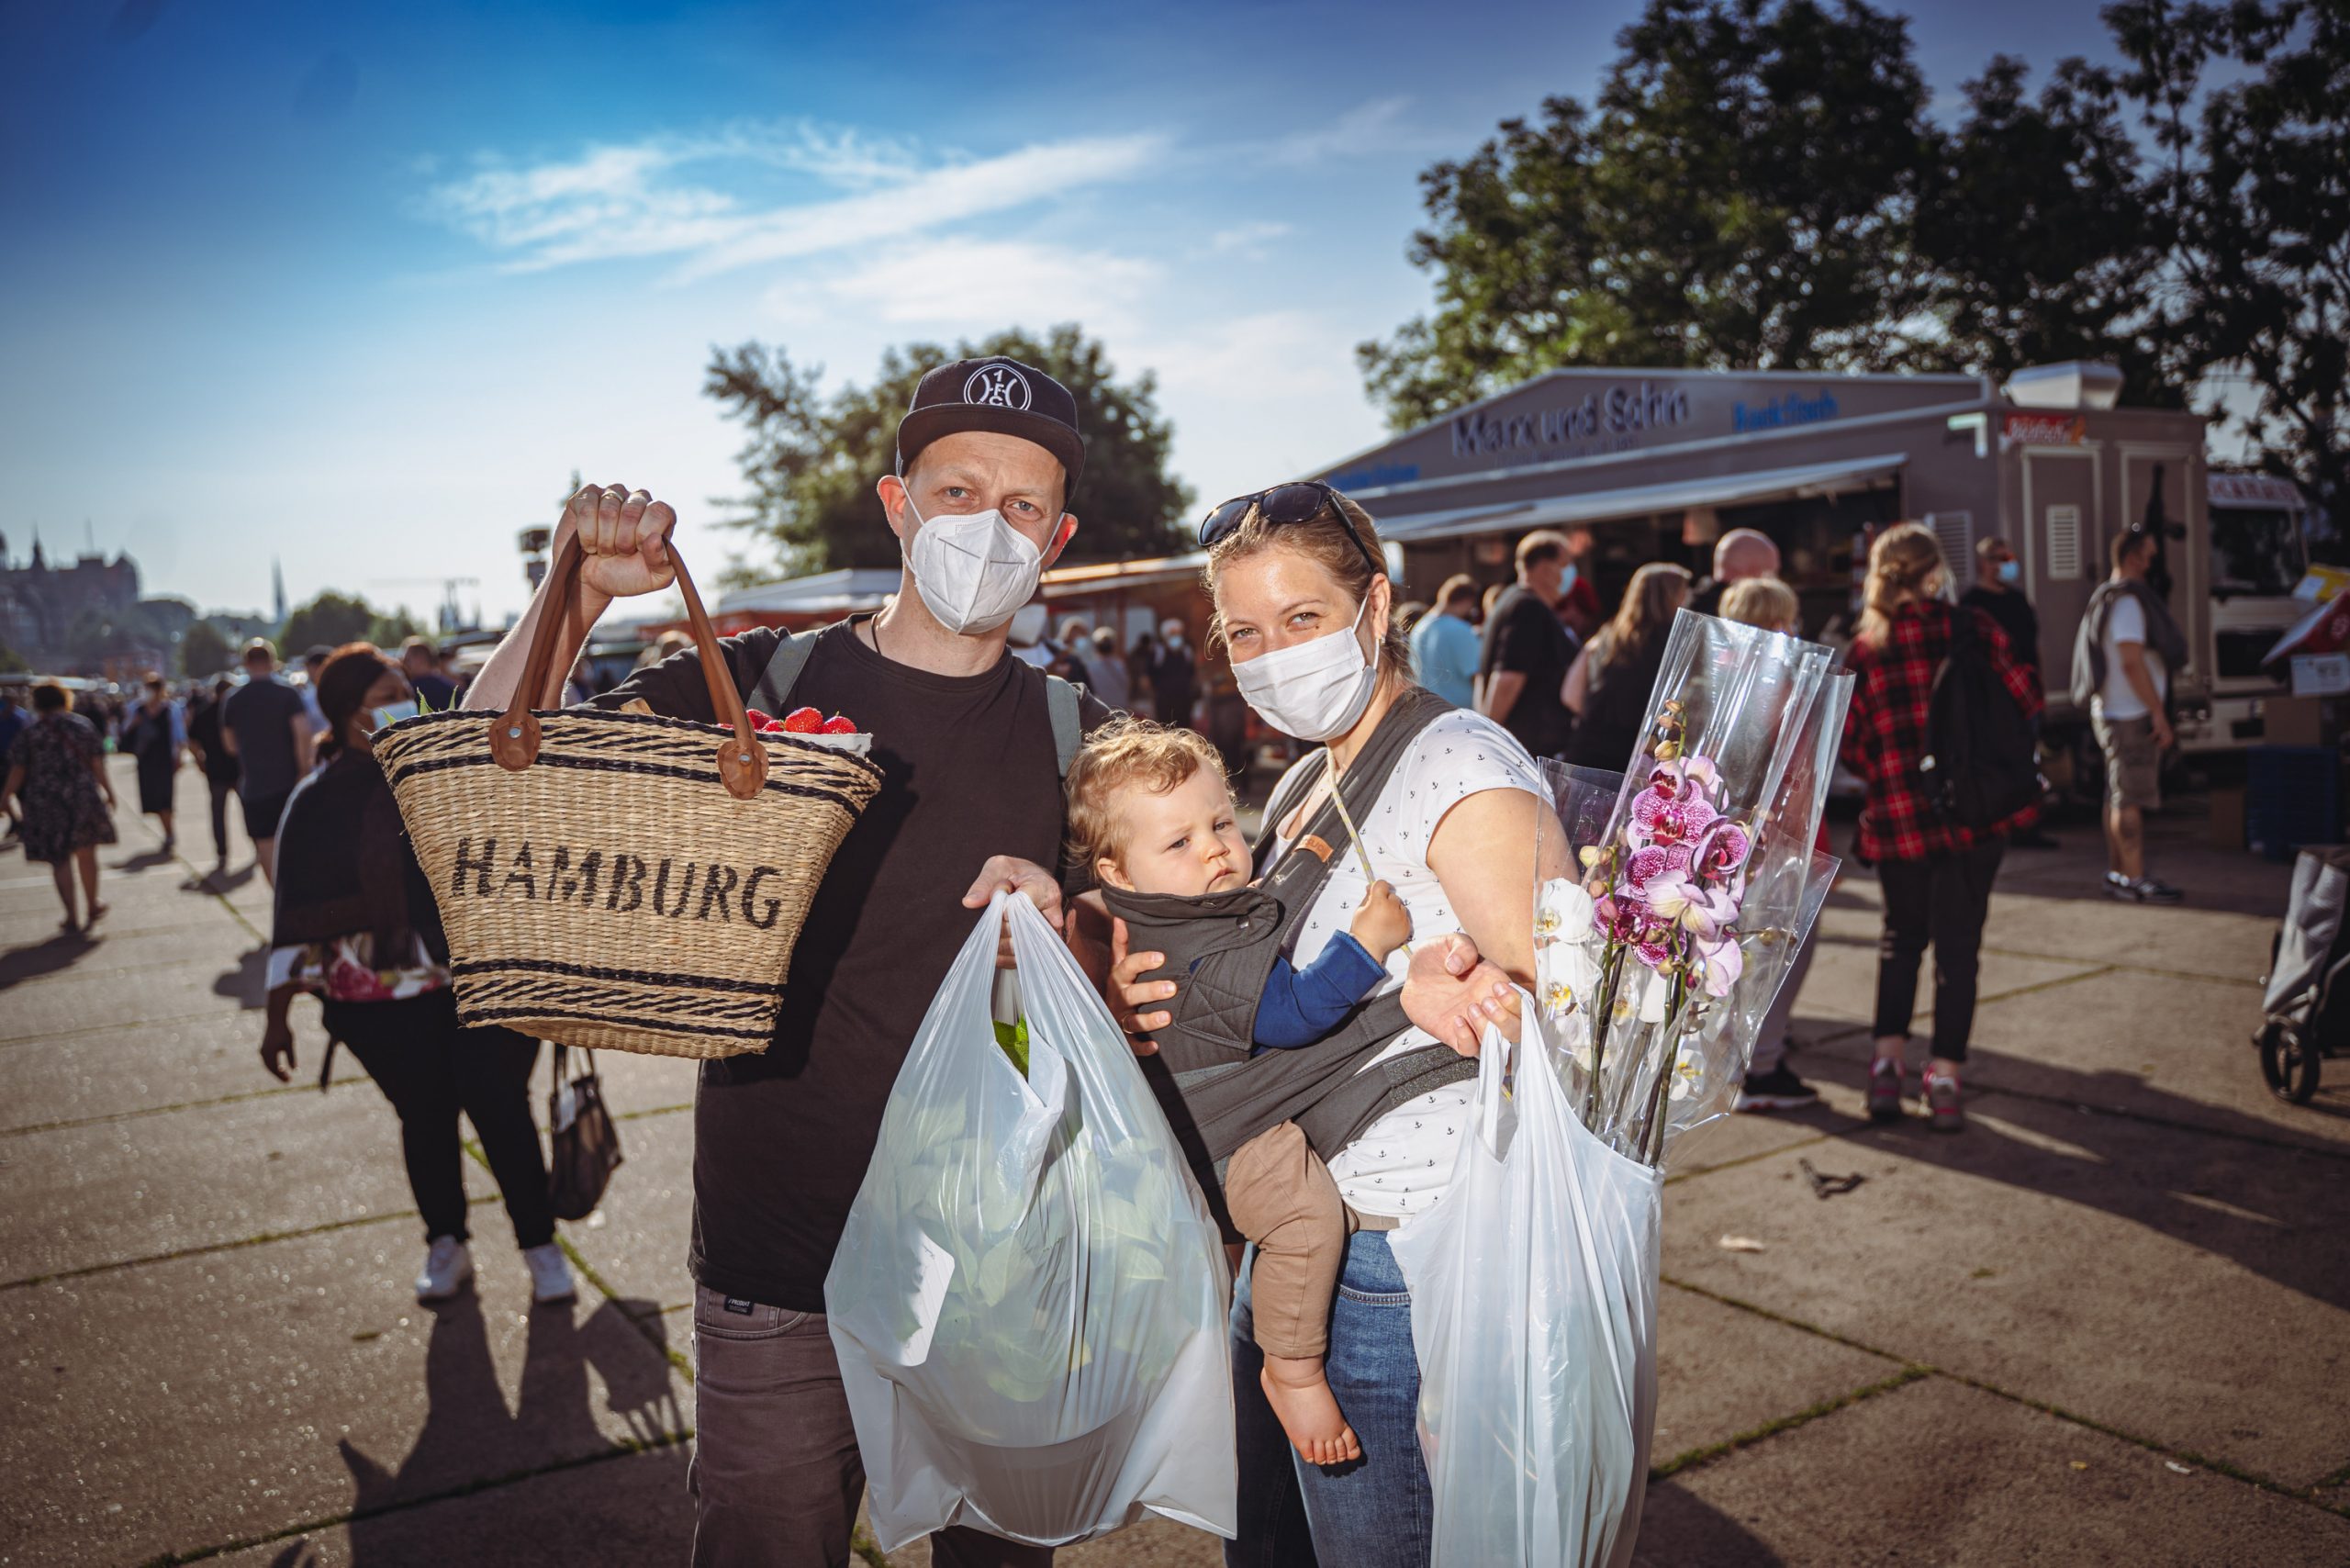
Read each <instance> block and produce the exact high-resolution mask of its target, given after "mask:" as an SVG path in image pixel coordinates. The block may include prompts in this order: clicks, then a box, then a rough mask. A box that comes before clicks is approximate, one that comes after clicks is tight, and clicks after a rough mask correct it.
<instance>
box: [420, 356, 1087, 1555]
mask: <svg viewBox="0 0 2350 1568" xmlns="http://www.w3.org/2000/svg"><path fill="white" fill-rule="evenodd" d="M1084 466H1085V448H1084V444H1083V442H1081V441H1080V437H1079V432H1078V428H1077V403H1076V399H1075V398H1071V397H1070V395H1069V389H1068V388H1067V387H1064V386H1061V385H1060V383H1058V382H1057V381H1055V380H1054V379H1053V378H1052V377H1050V376H1048V375H1045V374H1044V373H1043V372H1042V371H1039V370H1036V369H1035V368H1034V367H1032V366H1029V365H1025V364H1020V363H1018V362H1017V361H1015V360H1010V359H1002V358H993V359H983V360H964V361H960V362H957V363H956V364H947V365H942V366H940V367H939V368H938V369H936V370H934V371H932V372H931V373H930V374H929V375H925V376H923V379H922V382H921V385H920V386H919V387H918V388H917V389H916V391H915V393H914V398H913V404H912V408H910V409H908V410H907V412H906V416H905V418H904V419H903V420H901V422H900V424H899V426H898V461H897V471H896V472H894V473H891V474H888V475H884V476H882V477H881V479H880V481H879V483H878V486H877V487H876V488H877V489H878V493H879V496H880V501H881V510H882V513H883V515H884V517H885V518H886V519H887V521H888V523H889V526H890V530H891V532H894V533H895V534H896V535H897V536H898V543H899V545H900V548H901V552H902V554H903V556H904V563H905V564H904V570H903V572H902V575H901V578H900V584H899V590H898V595H897V598H896V599H894V600H893V601H892V602H891V604H890V608H888V609H887V610H882V611H881V612H880V613H878V615H860V616H856V617H853V618H851V619H850V620H848V621H845V622H841V623H840V624H838V625H835V626H832V627H828V628H826V629H825V630H824V631H823V632H822V633H819V634H818V635H817V636H816V637H815V638H814V639H813V642H812V644H807V645H800V646H798V647H797V648H796V649H795V644H793V643H792V642H791V641H790V640H789V639H787V638H786V637H785V636H784V634H783V633H779V632H777V631H773V630H760V631H755V632H749V633H744V634H742V635H740V636H736V637H729V638H727V639H725V640H724V641H723V642H722V644H720V647H721V648H722V651H723V653H724V655H725V659H726V664H727V668H728V672H729V673H730V674H731V675H732V676H733V679H734V684H735V687H736V689H738V690H740V691H741V692H742V693H743V694H744V700H745V701H746V702H748V703H749V704H750V705H752V706H755V707H760V708H764V709H767V711H770V712H773V713H776V714H778V715H780V714H782V713H783V712H785V711H788V710H789V709H791V708H796V707H800V706H803V705H804V706H810V707H814V708H816V709H818V710H820V711H822V712H825V713H834V712H838V713H842V714H845V715H846V716H847V717H849V718H850V719H852V720H854V721H855V722H856V725H857V727H858V728H859V729H860V730H864V731H867V732H869V733H870V734H872V736H873V751H872V756H873V760H874V761H876V762H877V763H878V764H880V766H881V768H882V771H883V773H884V775H885V779H886V781H885V782H884V783H883V785H882V787H881V791H880V794H879V795H878V797H877V798H876V799H875V800H874V801H873V803H872V804H871V805H870V806H868V807H867V809H866V812H865V814H864V816H863V817H862V818H861V819H859V821H858V822H857V823H856V826H855V827H853V828H852V829H850V831H849V834H848V836H847V838H846V839H845V841H844V842H843V843H842V845H841V847H840V852H839V853H838V854H837V855H835V856H834V859H833V864H832V867H831V868H830V870H829V871H828V872H827V874H826V876H825V878H824V881H823V884H822V887H821V888H820V889H819V890H817V893H816V897H815V902H814V904H813V906H812V907H811V909H810V911H809V914H808V920H807V923H806V924H805V925H804V926H803V927H802V928H801V932H800V943H799V947H798V950H797V951H796V952H795V953H794V955H793V958H792V966H791V974H792V983H791V985H790V986H789V989H788V990H787V991H785V993H784V999H783V1007H782V1013H781V1015H780V1017H779V1018H778V1022H777V1025H776V1034H775V1040H774V1043H773V1044H772V1046H771V1047H769V1048H768V1049H767V1051H766V1052H765V1053H764V1054H761V1055H756V1056H743V1057H734V1058H728V1059H725V1060H720V1061H710V1062H705V1063H703V1064H702V1069H701V1086H700V1092H699V1093H698V1094H697V1095H696V1096H695V1100H694V1234H693V1245H692V1249H691V1252H690V1254H689V1257H688V1263H689V1266H690V1268H691V1269H692V1271H693V1275H694V1280H695V1283H696V1286H697V1289H696V1293H695V1296H696V1300H695V1306H694V1323H695V1334H694V1359H695V1363H696V1366H697V1368H698V1369H699V1372H698V1383H697V1386H696V1401H697V1406H698V1408H697V1411H696V1423H695V1425H696V1434H695V1443H696V1453H695V1459H694V1465H693V1484H694V1494H695V1529H694V1562H697V1563H718V1562H723V1563H727V1564H729V1565H741V1564H790V1565H792V1568H800V1565H809V1568H813V1565H816V1564H823V1565H826V1568H843V1565H845V1564H847V1563H848V1562H849V1531H850V1529H851V1526H852V1524H853V1523H854V1521H855V1518H856V1508H857V1501H858V1498H859V1496H860V1495H862V1493H863V1490H864V1484H865V1473H864V1464H863V1461H862V1460H861V1459H860V1457H859V1456H858V1453H857V1450H856V1433H855V1430H854V1428H852V1426H851V1423H850V1419H849V1413H848V1406H847V1403H846V1400H845V1397H844V1395H843V1393H842V1389H841V1381H840V1372H839V1369H838V1365H837V1363H836V1361H834V1352H833V1346H832V1340H831V1338H830V1335H829V1333H828V1331H827V1328H826V1326H825V1322H824V1275H825V1272H826V1271H827V1270H828V1269H829V1268H830V1267H831V1264H832V1259H833V1250H834V1247H835V1245H836V1244H837V1243H838V1241H839V1239H840V1236H841V1231H842V1227H843V1226H844V1225H845V1221H846V1218H847V1215H848V1209H849V1204H850V1202H851V1201H852V1200H853V1199H854V1198H855V1197H856V1191H857V1187H858V1185H859V1184H860V1183H861V1182H863V1180H864V1177H865V1168H866V1165H867V1162H868V1161H869V1160H870V1159H871V1158H872V1154H873V1148H874V1143H875V1139H876V1137H877V1135H878V1131H879V1127H880V1121H881V1111H882V1106H883V1103H884V1102H885V1101H886V1100H887V1099H888V1097H889V1093H890V1085H891V1084H892V1083H893V1082H895V1081H896V1079H897V1076H898V1069H899V1067H900V1065H901V1063H902V1062H903V1061H904V1059H905V1055H906V1050H907V1047H908V1046H909V1045H910V1044H911V1043H912V1039H913V1036H914V1033H915V1030H916V1029H917V1028H918V1027H919V1026H920V1025H921V1023H922V1018H923V1013H924V1012H925V1011H926V1010H927V1008H928V1007H929V1004H930V1000H931V997H932V995H933V994H934V992H935V991H937V990H938V987H939V984H940V982H941V981H942V980H945V978H946V970H947V968H948V966H949V965H950V964H951V963H952V961H953V959H954V957H955V954H956V952H957V949H958V948H960V947H961V946H962V944H963V942H964V939H965V938H966V937H968V935H970V930H971V922H972V919H973V915H972V913H971V912H972V911H973V910H974V909H979V908H983V907H985V905H986V903H987V902H988V900H989V898H990V895H991V894H993V893H994V892H995V891H996V890H998V889H1000V888H1001V889H1010V890H1014V891H1018V892H1022V893H1025V894H1026V895H1028V896H1029V897H1030V898H1031V899H1033V900H1034V901H1035V903H1036V905H1037V906H1038V907H1039V908H1040V909H1042V910H1043V911H1044V912H1045V914H1046V918H1047V919H1049V920H1051V921H1053V922H1054V924H1060V921H1061V914H1062V890H1061V887H1060V884H1059V883H1058V881H1057V879H1056V878H1055V877H1054V875H1053V873H1051V872H1050V871H1048V870H1046V867H1050V866H1056V865H1057V864H1058V863H1059V860H1060V846H1061V832H1062V822H1061V790H1060V781H1059V775H1060V754H1061V752H1062V750H1063V749H1064V748H1065V746H1066V745H1069V744H1072V743H1073V741H1074V738H1075V737H1074V733H1073V732H1074V731H1075V730H1076V729H1077V728H1079V727H1080V726H1081V727H1082V728H1087V729H1090V728H1091V727H1093V726H1094V725H1096V724H1098V723H1100V722H1103V721H1105V720H1107V719H1108V717H1109V710H1108V709H1106V708H1105V707H1103V706H1102V704H1101V703H1100V702H1098V701H1094V700H1091V698H1090V697H1089V698H1086V699H1085V700H1084V701H1083V702H1082V704H1081V705H1080V704H1079V703H1077V702H1075V701H1074V700H1073V699H1074V697H1075V695H1076V694H1075V691H1074V689H1071V688H1068V687H1062V688H1061V689H1060V690H1059V692H1058V693H1056V692H1055V691H1054V689H1053V687H1052V685H1051V684H1050V683H1048V681H1047V678H1046V675H1045V673H1044V672H1043V671H1042V670H1039V669H1036V668H1035V667H1034V666H1030V665H1027V664H1025V663H1023V662H1022V661H1021V660H1018V659H1015V658H1010V657H1007V656H1005V652H1004V642H1005V633H1006V628H1007V627H1008V625H1009V624H1010V622H1011V620H1012V616H1013V612H1014V611H1015V610H1019V609H1020V608H1021V607H1022V606H1023V605H1024V604H1026V603H1027V602H1028V601H1029V600H1030V599H1032V598H1034V597H1035V592H1036V586H1037V579H1038V577H1039V575H1040V574H1041V573H1042V571H1043V570H1044V568H1045V567H1046V566H1047V565H1049V564H1050V563H1051V561H1052V560H1053V558H1054V557H1055V556H1057V555H1058V554H1060V553H1061V551H1062V550H1063V549H1065V548H1066V547H1067V546H1068V544H1069V536H1070V535H1071V534H1073V533H1074V532H1076V531H1077V519H1076V518H1075V517H1073V516H1071V515H1069V510H1068V498H1069V492H1070V491H1071V490H1073V489H1074V488H1075V487H1076V485H1077V481H1078V477H1079V476H1080V474H1081V473H1082V472H1083V471H1084ZM676 521H677V516H676V513H675V512H674V511H672V510H670V508H669V506H668V504H667V503H666V502H663V501H656V500H655V499H654V498H652V497H651V496H650V495H648V494H646V493H645V492H644V491H643V490H631V489H629V488H628V487H625V486H621V485H609V486H601V487H599V486H592V485H591V486H588V487H584V488H583V489H581V490H580V491H579V493H578V494H577V495H576V496H574V497H572V498H571V500H570V503H569V504H568V505H567V506H566V507H565V510H564V517H563V521H562V524H561V526H560V527H559V528H558V529H557V530H556V537H555V543H556V548H557V549H558V550H560V549H561V548H562V545H563V543H564V542H565V540H566V539H569V538H571V537H574V536H576V537H577V538H578V540H579V541H580V543H582V545H583V546H584V547H585V548H586V550H587V552H588V558H587V561H586V563H585V565H584V568H583V571H582V593H583V596H584V598H585V599H586V605H585V608H586V610H587V612H588V613H587V621H588V622H589V623H592V622H594V621H595V619H596V618H597V616H599V615H600V614H601V613H602V611H603V610H604V609H605V608H606V607H607V606H609V605H610V602H611V601H612V600H613V599H621V598H627V597H630V596H632V595H637V594H644V593H650V592H653V591H655V589H658V588H663V587H665V586H666V584H667V583H668V582H669V581H670V579H671V572H670V570H669V566H668V561H667V557H666V544H665V541H666V538H667V537H668V533H669V531H670V529H671V528H672V527H673V526H674V525H675V523H676ZM544 599H545V590H544V589H543V588H542V590H541V592H540V594H539V595H538V597H537V598H535V599H533V600H532V605H531V609H530V610H529V612H528V613H527V614H525V615H524V616H523V618H522V620H521V622H520V624H519V625H517V626H516V627H515V629H514V631H513V632H512V633H509V635H508V637H507V639H506V641H505V642H504V643H503V644H501V645H500V646H499V648H498V653H497V654H496V655H494V656H493V657H492V658H491V659H490V661H489V663H488V665H487V666H486V667H485V668H484V669H483V670H482V672H481V675H480V676H479V678H476V681H475V682H474V685H473V688H472V689H471V690H470V691H469V692H468V693H467V695H466V699H465V700H466V705H467V706H469V707H475V708H491V709H499V708H503V707H504V706H505V705H506V703H507V701H508V700H509V697H510V696H511V695H512V692H513V689H514V685H515V682H516V681H517V680H519V679H520V676H521V671H522V666H523V664H524V663H525V662H526V660H527V658H528V655H529V650H530V643H531V637H532V631H533V629H534V628H535V627H536V625H537V624H538V621H539V618H540V617H541V616H542V615H543V614H545V613H548V610H547V608H546V605H545V603H544ZM576 654H577V649H576V647H565V648H563V649H560V650H558V655H557V656H556V658H555V659H554V661H553V663H552V665H551V666H550V668H551V669H553V670H554V671H555V672H557V678H560V672H562V671H564V670H567V669H569V668H570V667H571V664H572V660H573V658H574V657H575V656H576ZM800 657H804V663H800V665H799V667H798V669H797V671H796V673H794V672H792V671H791V670H790V669H789V668H788V667H787V666H789V665H790V664H791V663H793V662H796V660H797V659H798V658H800ZM534 698H535V701H536V702H537V703H538V704H539V705H542V706H550V707H551V706H554V704H555V703H556V702H557V701H559V700H560V697H559V694H558V692H557V691H556V690H555V689H554V688H553V687H550V689H548V690H546V691H543V692H539V693H536V694H534ZM636 698H642V699H643V700H644V701H645V702H647V703H649V704H650V705H651V707H652V709H653V711H655V712H656V713H664V714H668V715H671V716H674V717H677V718H683V719H694V720H699V721H701V722H710V721H711V720H712V718H713V717H714V711H713V709H712V705H711V699H710V693H709V691H708V689H707V688H706V687H705V685H704V682H703V678H702V673H701V666H700V656H699V654H698V653H697V652H696V651H695V650H694V649H692V648H690V647H688V648H687V649H685V650H684V651H683V652H680V653H678V654H676V655H672V656H671V657H669V658H668V659H666V660H664V661H663V662H662V663H660V664H658V665H655V666H652V667H650V668H648V669H644V670H640V671H638V672H637V673H636V674H634V675H632V676H631V677H630V678H628V679H627V680H626V681H623V682H622V683H621V685H620V686H619V687H617V688H615V689H613V690H611V691H610V692H607V693H605V694H604V695H603V696H601V697H599V698H597V699H596V702H597V703H598V704H599V705H600V706H604V707H609V708H618V707H620V706H621V705H622V704H624V703H626V702H628V701H629V700H632V699H636ZM1056 707H1058V708H1060V709H1061V710H1062V711H1061V712H1060V713H1059V714H1056V713H1055V712H1054V711H1053V710H1054V709H1055V708H1056ZM1057 727H1058V728H1059V731H1060V733H1059V734H1057ZM917 779H918V780H919V788H917V787H915V781H916V780H917ZM1051 1557H1052V1553H1051V1552H1050V1551H1045V1550H1039V1549H1036V1548H1033V1547H1025V1546H1018V1545H1014V1544H1013V1543H1011V1542H1009V1541H1004V1540H999V1539H997V1538H996V1537H994V1536H990V1535H984V1534H981V1533H979V1532H978V1531H975V1530H970V1529H960V1528H958V1529H950V1530H947V1531H945V1532H943V1533H941V1534H939V1535H935V1536H934V1537H932V1540H931V1561H932V1562H935V1563H938V1564H941V1565H942V1568H946V1565H950V1564H994V1563H1041V1562H1049V1561H1050V1560H1051Z"/></svg>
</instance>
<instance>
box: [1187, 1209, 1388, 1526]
mask: <svg viewBox="0 0 2350 1568" xmlns="http://www.w3.org/2000/svg"><path fill="white" fill-rule="evenodd" d="M1249 1261H1250V1262H1251V1263H1253V1262H1254V1261H1255V1255H1254V1253H1253V1252H1252V1253H1251V1254H1250V1258H1249ZM1264 1364H1265V1360H1264V1355H1263V1352H1261V1351H1259V1350H1258V1349H1257V1343H1256V1339H1255V1338H1254V1337H1253V1333H1252V1323H1251V1319H1250V1315H1249V1308H1248V1270H1247V1269H1245V1268H1244V1269H1243V1270H1242V1271H1241V1275H1240V1281H1239V1284H1238V1286H1237V1289H1236V1290H1235V1291H1234V1293H1233V1303H1232V1384H1233V1388H1232V1392H1233V1403H1234V1406H1235V1409H1236V1411H1237V1417H1238V1434H1237V1435H1238V1442H1239V1454H1240V1518H1239V1525H1240V1537H1239V1539H1238V1540H1234V1541H1232V1542H1230V1543H1228V1544H1227V1545H1226V1546H1225V1549H1224V1561H1225V1568H1316V1563H1317V1562H1319V1563H1322V1564H1327V1565H1328V1568H1427V1563H1428V1550H1429V1531H1430V1529H1431V1526H1432V1522H1433V1515H1432V1511H1431V1506H1430V1503H1429V1499H1428V1473H1427V1464H1426V1463H1425V1462H1423V1461H1422V1460H1421V1458H1420V1438H1419V1431H1418V1428H1417V1426H1416V1418H1415V1412H1416V1406H1418V1404H1419V1398H1420V1361H1419V1357H1418V1355H1417V1354H1416V1352H1415V1351H1414V1350H1413V1349H1412V1297H1411V1294H1410V1293H1409V1292H1408V1291H1406V1290H1405V1289H1404V1271H1402V1270H1401V1269H1399V1268H1397V1267H1396V1265H1395V1254H1394V1253H1393V1251H1392V1250H1390V1249H1389V1248H1388V1245H1387V1235H1386V1232H1384V1231H1377V1230H1362V1231H1357V1232H1356V1233H1355V1234H1354V1235H1352V1236H1350V1237H1348V1238H1347V1260H1346V1264H1345V1267H1344V1268H1343V1269H1342V1270H1341V1271H1340V1272H1339V1275H1338V1299H1337V1305H1335V1306H1334V1307H1333V1309H1332V1311H1331V1314H1330V1353H1329V1358H1328V1362H1327V1366H1328V1372H1329V1378H1330V1391H1331V1392H1332V1393H1333V1394H1337V1396H1338V1408H1339V1409H1340V1410H1341V1411H1343V1412H1345V1414H1346V1417H1347V1423H1348V1425H1349V1426H1351V1427H1352V1428H1354V1429H1355V1436H1356V1438H1357V1439H1360V1442H1361V1444H1362V1458H1361V1459H1360V1460H1359V1461H1357V1462H1354V1463H1352V1464H1346V1465H1338V1466H1334V1467H1332V1468H1329V1469H1324V1468H1322V1467H1320V1466H1316V1465H1310V1464H1307V1463H1305V1462H1304V1461H1303V1460H1301V1459H1299V1458H1298V1457H1297V1450H1295V1449H1293V1448H1292V1447H1290V1444H1289V1439H1288V1438H1287V1437H1286V1436H1284V1435H1283V1434H1282V1432H1281V1422H1279V1421H1278V1420H1276V1419H1274V1417H1273V1411H1272V1406H1270V1405H1268V1404H1267V1403H1266V1402H1265V1392H1264V1387H1263V1385H1262V1384H1261V1383H1259V1382H1258V1374H1259V1372H1261V1371H1262V1370H1263V1368H1264Z"/></svg>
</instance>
